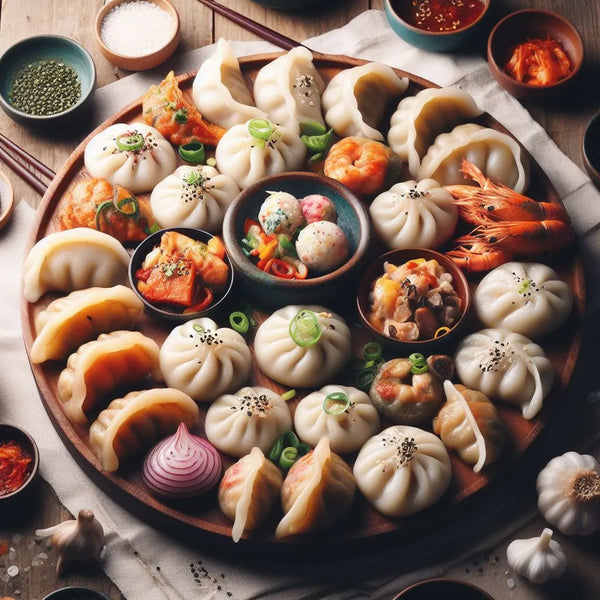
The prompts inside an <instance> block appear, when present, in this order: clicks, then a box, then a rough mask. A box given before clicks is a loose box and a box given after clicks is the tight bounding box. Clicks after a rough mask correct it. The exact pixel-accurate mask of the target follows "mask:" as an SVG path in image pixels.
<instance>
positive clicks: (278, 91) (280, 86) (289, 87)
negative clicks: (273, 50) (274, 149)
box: [254, 46, 325, 131]
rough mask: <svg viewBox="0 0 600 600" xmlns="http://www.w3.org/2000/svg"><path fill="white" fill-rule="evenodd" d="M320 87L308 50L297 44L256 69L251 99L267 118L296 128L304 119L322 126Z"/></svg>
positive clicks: (319, 80) (317, 73)
mask: <svg viewBox="0 0 600 600" xmlns="http://www.w3.org/2000/svg"><path fill="white" fill-rule="evenodd" d="M324 89H325V82H324V81H323V78H322V77H321V75H320V74H319V72H318V71H317V68H316V67H315V65H314V63H313V55H312V52H311V51H310V50H308V49H307V48H305V47H304V46H298V47H296V48H292V49H291V50H290V51H288V52H286V53H285V54H282V55H281V56H280V57H279V58H276V59H275V60H272V61H271V62H269V63H267V64H266V65H265V66H264V67H263V68H262V69H260V71H259V72H258V73H257V75H256V79H255V81H254V99H255V101H256V105H257V106H258V108H260V109H261V110H263V111H264V112H265V113H267V116H268V117H269V119H270V120H271V121H273V122H274V123H277V124H278V125H281V126H282V127H285V128H287V129H291V130H292V131H300V124H301V123H304V122H317V123H320V124H321V125H325V121H324V120H323V115H322V114H321V94H322V93H323V90H324Z"/></svg>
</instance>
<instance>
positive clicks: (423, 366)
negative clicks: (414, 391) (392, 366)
mask: <svg viewBox="0 0 600 600" xmlns="http://www.w3.org/2000/svg"><path fill="white" fill-rule="evenodd" d="M427 371H429V367H428V366H427V363H419V364H414V365H413V366H412V367H411V368H410V372H411V373H412V374H413V375H421V374H422V373H427Z"/></svg>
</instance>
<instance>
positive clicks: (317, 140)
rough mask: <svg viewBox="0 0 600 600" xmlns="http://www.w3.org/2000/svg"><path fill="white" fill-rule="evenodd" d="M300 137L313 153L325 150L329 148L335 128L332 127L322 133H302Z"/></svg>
mask: <svg viewBox="0 0 600 600" xmlns="http://www.w3.org/2000/svg"><path fill="white" fill-rule="evenodd" d="M300 139H301V140H302V143H303V144H304V145H305V146H306V148H307V150H308V151H309V152H311V153H313V154H314V153H316V152H324V151H325V150H327V149H329V147H330V146H331V142H332V141H333V129H330V130H329V131H327V132H326V133H323V134H322V135H301V136H300Z"/></svg>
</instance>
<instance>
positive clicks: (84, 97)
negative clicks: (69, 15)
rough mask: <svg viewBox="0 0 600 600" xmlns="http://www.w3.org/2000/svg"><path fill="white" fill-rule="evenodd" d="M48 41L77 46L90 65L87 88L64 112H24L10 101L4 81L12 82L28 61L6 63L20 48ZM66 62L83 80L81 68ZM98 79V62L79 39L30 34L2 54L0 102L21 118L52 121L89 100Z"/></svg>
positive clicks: (48, 34) (63, 45) (66, 45)
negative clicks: (5, 92) (38, 113)
mask: <svg viewBox="0 0 600 600" xmlns="http://www.w3.org/2000/svg"><path fill="white" fill-rule="evenodd" d="M48 42H50V43H51V42H58V43H59V44H60V45H61V46H62V47H68V48H76V49H77V51H78V52H79V53H80V55H81V56H82V57H83V59H84V62H85V63H86V64H87V66H88V67H89V72H90V77H89V83H88V85H87V86H86V87H85V89H84V88H83V86H82V89H81V97H80V98H79V100H78V101H77V102H76V103H75V104H74V105H73V106H71V107H69V108H68V109H67V110H63V111H62V112H59V113H54V114H52V115H32V114H30V113H26V112H23V111H22V110H19V109H18V108H16V107H15V106H13V105H12V104H11V103H10V102H9V101H8V98H6V96H5V94H4V90H5V89H7V88H8V86H5V85H4V81H7V82H8V84H10V81H8V80H9V79H10V78H12V76H13V75H14V73H15V72H16V71H17V69H19V68H20V67H21V66H22V65H23V64H25V62H27V61H18V62H17V64H15V65H12V66H11V67H10V68H7V66H6V65H5V63H6V61H8V60H10V59H11V55H12V54H15V53H16V52H18V51H19V50H21V49H23V48H26V47H27V46H32V45H35V44H39V43H48ZM40 58H43V54H42V55H40ZM65 62H68V63H69V65H70V66H71V67H72V68H74V69H75V70H76V71H77V75H78V76H79V79H80V80H81V74H80V71H79V69H77V68H76V67H75V66H74V65H73V64H71V63H70V62H69V61H65ZM9 64H10V63H9ZM96 80H97V71H96V63H94V59H93V58H92V55H91V54H90V52H89V51H88V50H87V49H86V48H85V47H84V46H83V45H82V44H80V43H79V42H78V41H77V40H74V39H72V38H69V37H66V36H64V35H54V34H50V33H43V34H40V35H33V36H30V37H27V38H23V39H22V40H19V41H18V42H16V43H15V44H13V45H12V46H10V47H9V48H7V49H6V50H5V51H4V53H3V54H2V55H1V56H0V103H1V104H2V105H3V108H4V109H5V110H7V111H8V112H12V113H14V114H15V115H16V116H17V117H18V118H20V119H21V120H30V121H37V122H48V121H52V120H54V119H58V118H61V117H64V116H66V115H69V114H70V113H72V112H74V111H76V110H77V109H78V108H79V107H80V106H82V105H83V104H85V103H86V102H87V101H88V100H89V98H90V96H91V94H92V92H93V91H94V89H95V88H96ZM82 84H83V82H82Z"/></svg>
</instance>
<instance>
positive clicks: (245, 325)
mask: <svg viewBox="0 0 600 600" xmlns="http://www.w3.org/2000/svg"><path fill="white" fill-rule="evenodd" d="M229 324H230V325H231V328H232V329H233V330H235V331H237V332H238V333H241V334H242V335H244V334H246V333H248V329H249V328H250V320H249V319H248V317H247V316H246V315H245V314H244V313H243V312H242V311H240V310H236V311H234V312H232V313H231V314H230V315H229Z"/></svg>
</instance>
